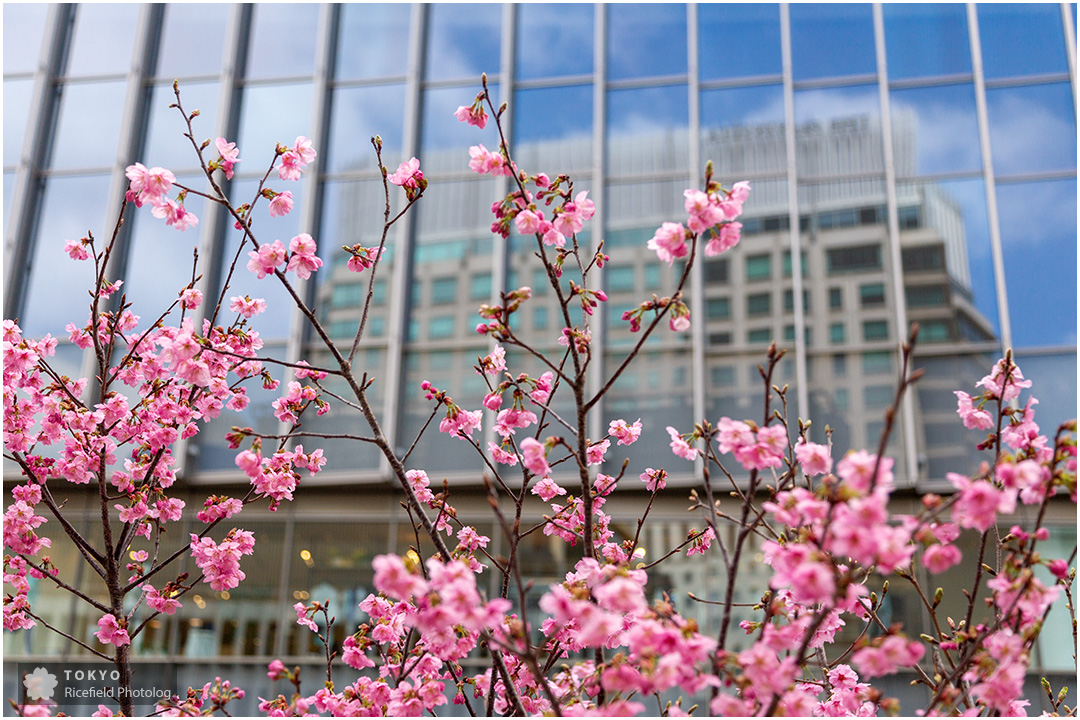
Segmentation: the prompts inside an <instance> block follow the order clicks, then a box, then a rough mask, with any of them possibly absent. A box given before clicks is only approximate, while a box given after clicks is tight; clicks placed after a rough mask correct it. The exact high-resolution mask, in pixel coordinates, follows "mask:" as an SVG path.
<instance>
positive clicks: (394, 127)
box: [325, 85, 405, 172]
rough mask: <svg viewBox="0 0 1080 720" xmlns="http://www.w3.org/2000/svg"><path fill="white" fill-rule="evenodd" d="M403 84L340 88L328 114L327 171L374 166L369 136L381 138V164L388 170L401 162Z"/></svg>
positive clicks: (373, 151)
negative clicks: (330, 113)
mask: <svg viewBox="0 0 1080 720" xmlns="http://www.w3.org/2000/svg"><path fill="white" fill-rule="evenodd" d="M404 106H405V86H404V85H380V86H376V87H361V88H339V89H338V90H336V91H335V93H334V105H333V113H332V115H331V117H330V142H329V143H328V144H327V148H326V160H325V164H326V167H327V168H328V169H329V171H330V172H342V171H349V170H360V169H364V168H373V167H375V149H374V148H373V147H372V146H371V138H372V137H374V136H375V135H379V136H380V137H381V138H382V140H383V163H384V164H385V165H386V167H387V168H389V169H390V170H391V171H393V170H395V169H396V168H397V166H398V164H399V163H400V162H401V161H402V159H403V158H402V157H401V133H402V125H403V123H402V108H404Z"/></svg>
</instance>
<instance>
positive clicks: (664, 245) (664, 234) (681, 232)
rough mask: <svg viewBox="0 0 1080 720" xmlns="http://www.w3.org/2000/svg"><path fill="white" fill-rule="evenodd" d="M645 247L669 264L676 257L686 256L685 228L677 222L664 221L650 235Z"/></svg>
mask: <svg viewBox="0 0 1080 720" xmlns="http://www.w3.org/2000/svg"><path fill="white" fill-rule="evenodd" d="M647 247H648V248H649V249H650V250H655V251H656V255H657V257H659V258H660V259H661V260H663V261H664V262H666V263H667V264H668V265H671V264H672V263H673V262H675V260H676V258H681V257H686V253H687V247H686V228H684V227H683V226H682V225H679V224H678V223H670V222H666V223H664V224H663V225H661V226H660V228H659V229H658V230H657V231H656V233H655V234H654V235H653V236H652V238H651V239H650V240H649V242H648V244H647Z"/></svg>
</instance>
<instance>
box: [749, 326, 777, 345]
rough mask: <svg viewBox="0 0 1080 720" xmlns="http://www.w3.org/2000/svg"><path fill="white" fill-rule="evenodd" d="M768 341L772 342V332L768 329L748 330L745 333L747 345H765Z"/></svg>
mask: <svg viewBox="0 0 1080 720" xmlns="http://www.w3.org/2000/svg"><path fill="white" fill-rule="evenodd" d="M770 340H772V330H770V329H768V328H761V329H758V330H750V331H749V332H747V333H746V342H748V343H767V342H769V341H770Z"/></svg>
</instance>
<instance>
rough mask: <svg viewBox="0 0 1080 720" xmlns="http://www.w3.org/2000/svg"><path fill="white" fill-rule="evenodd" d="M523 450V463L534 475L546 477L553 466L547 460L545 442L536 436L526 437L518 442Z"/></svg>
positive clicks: (519, 447)
mask: <svg viewBox="0 0 1080 720" xmlns="http://www.w3.org/2000/svg"><path fill="white" fill-rule="evenodd" d="M518 449H519V450H521V463H522V464H523V465H524V466H525V468H526V469H527V470H528V471H529V472H531V473H532V474H533V475H539V476H540V477H546V476H547V475H549V474H550V473H551V466H550V465H548V462H547V457H546V456H547V449H546V448H545V447H544V445H543V443H541V442H539V441H537V440H536V439H535V438H525V439H524V440H522V441H521V442H520V443H518Z"/></svg>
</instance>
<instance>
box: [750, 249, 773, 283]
mask: <svg viewBox="0 0 1080 720" xmlns="http://www.w3.org/2000/svg"><path fill="white" fill-rule="evenodd" d="M770 277H772V255H768V254H766V255H747V256H746V279H747V280H768V279H769V278H770Z"/></svg>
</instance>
